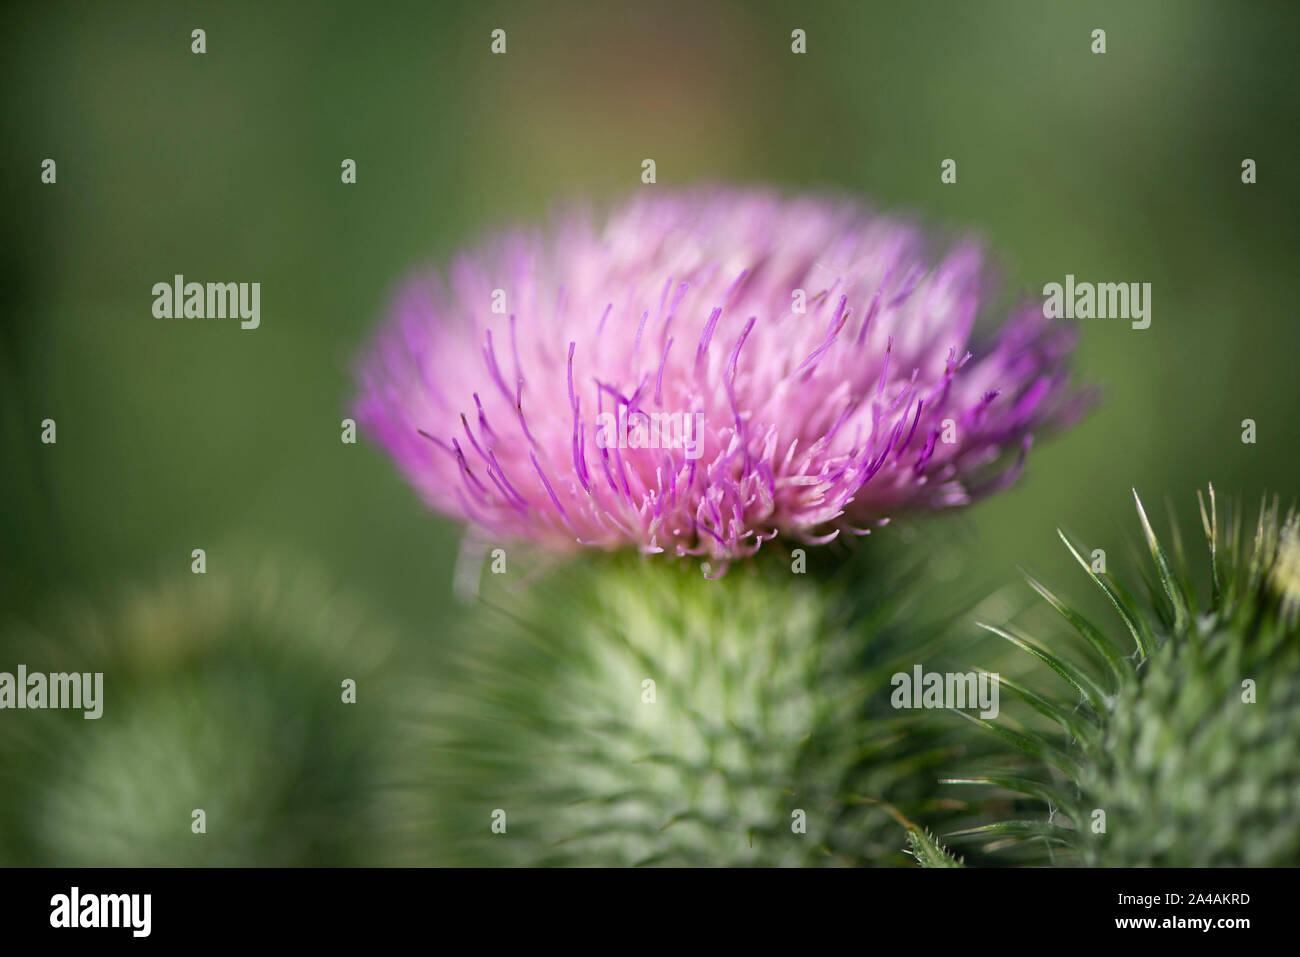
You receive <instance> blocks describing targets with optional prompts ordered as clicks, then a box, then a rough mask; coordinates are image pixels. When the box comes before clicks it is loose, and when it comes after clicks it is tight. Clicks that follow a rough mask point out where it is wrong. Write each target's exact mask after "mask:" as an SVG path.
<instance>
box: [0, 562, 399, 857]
mask: <svg viewBox="0 0 1300 957" xmlns="http://www.w3.org/2000/svg"><path fill="white" fill-rule="evenodd" d="M285 567H293V568H295V569H300V568H301V562H294V563H293V564H292V565H289V564H288V563H278V562H271V561H259V562H257V563H256V565H255V566H253V567H249V568H248V569H247V570H246V571H245V572H240V573H235V574H233V575H231V576H225V575H222V574H220V573H217V572H210V573H209V574H207V575H204V576H202V577H196V576H190V575H187V576H185V577H184V578H183V579H181V580H172V581H167V582H164V583H162V584H160V585H157V586H150V587H147V588H139V589H134V590H123V591H122V592H121V593H120V594H118V595H117V596H115V597H114V599H113V600H111V601H107V602H104V603H103V607H92V606H71V607H70V609H69V610H67V611H65V612H63V613H62V614H59V615H57V616H55V617H53V618H51V619H50V624H48V625H42V626H40V627H39V628H36V627H33V628H30V629H27V630H24V631H22V632H17V633H14V634H11V635H7V636H6V639H7V640H6V647H7V648H9V649H10V651H11V652H12V653H13V654H15V655H16V656H18V661H20V662H22V663H24V664H25V665H26V668H27V670H28V671H29V672H33V673H35V672H48V673H50V674H76V673H84V674H87V675H88V676H89V675H93V674H94V673H99V674H102V676H103V677H102V684H101V688H102V694H101V696H100V697H101V699H102V700H100V701H98V703H97V708H98V709H99V710H100V711H101V713H100V714H99V715H98V717H95V718H94V719H93V720H86V719H85V718H83V715H82V712H81V711H78V710H67V711H60V712H31V711H9V712H6V714H5V729H6V730H5V733H4V734H3V735H0V769H3V775H4V781H3V784H2V785H0V862H3V863H5V864H8V865H31V864H34V863H35V864H47V865H48V864H53V865H58V866H65V867H66V866H72V867H136V866H176V865H188V866H205V867H212V866H232V865H233V866H248V865H258V866H299V865H330V866H335V865H358V864H368V863H375V862H377V861H380V860H383V859H384V854H385V853H386V851H385V850H383V848H382V846H381V845H382V843H383V842H382V839H383V837H384V836H385V835H386V834H387V833H388V830H387V828H386V826H385V810H384V809H383V808H381V807H379V804H378V802H377V800H376V797H377V795H380V794H381V793H382V791H381V786H382V784H384V783H386V781H387V778H388V776H389V775H390V774H391V771H390V768H389V766H388V765H387V764H386V763H385V761H384V759H383V757H382V755H381V754H380V751H381V750H382V747H383V743H384V741H385V739H386V735H385V734H384V731H385V730H387V725H386V724H385V720H386V719H385V718H384V717H383V715H384V713H385V708H386V704H385V696H384V694H383V691H382V690H381V684H380V681H379V679H378V673H379V665H380V663H381V662H382V660H383V657H384V655H385V654H386V649H387V648H388V646H389V645H390V641H389V639H387V637H386V636H385V635H384V634H383V633H382V632H378V631H376V629H375V628H374V626H373V624H371V623H368V622H367V620H366V616H365V615H363V614H361V613H360V611H359V610H358V608H357V607H355V605H354V604H353V603H352V602H351V601H349V600H348V599H347V598H346V597H342V596H340V595H339V594H338V593H337V591H335V590H333V589H331V588H329V587H327V586H326V585H324V584H322V583H320V582H318V581H317V580H316V579H315V577H314V576H312V575H310V574H306V573H304V572H302V571H301V570H295V571H294V572H293V573H292V574H285V573H284V571H283V568H285ZM347 680H351V681H354V682H356V683H357V685H358V686H359V691H358V694H359V695H360V696H361V698H360V700H361V702H362V704H359V705H357V704H351V703H348V700H347V689H346V687H345V685H344V682H345V681H347ZM24 690H25V689H24ZM354 700H355V699H354Z"/></svg>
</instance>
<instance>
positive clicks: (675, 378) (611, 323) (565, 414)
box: [356, 189, 1084, 574]
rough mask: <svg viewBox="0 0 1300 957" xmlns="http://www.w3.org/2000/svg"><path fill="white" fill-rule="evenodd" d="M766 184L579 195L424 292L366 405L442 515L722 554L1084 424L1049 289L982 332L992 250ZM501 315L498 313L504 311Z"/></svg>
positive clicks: (811, 531) (803, 533)
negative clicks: (598, 204) (1049, 311)
mask: <svg viewBox="0 0 1300 957" xmlns="http://www.w3.org/2000/svg"><path fill="white" fill-rule="evenodd" d="M928 248H929V247H928V245H927V243H926V241H925V237H924V236H923V234H922V233H921V231H920V230H919V229H917V228H916V227H914V226H912V225H909V224H907V223H904V222H900V221H898V220H894V219H888V218H882V217H878V216H873V215H870V214H868V213H867V212H865V211H864V210H862V209H861V208H860V207H858V206H856V205H853V204H850V203H844V202H841V201H835V200H828V199H820V198H794V199H786V198H783V197H781V196H779V195H777V194H775V193H772V192H767V191H758V190H732V189H707V190H698V191H693V192H688V193H683V194H663V193H659V192H654V193H649V192H647V193H646V194H644V197H643V198H638V199H634V200H632V201H631V202H629V203H627V204H626V205H624V206H623V207H621V208H619V209H617V210H615V211H614V212H613V213H612V215H610V216H609V217H608V218H606V219H604V220H603V221H601V222H598V221H596V220H595V219H594V218H593V217H592V216H591V215H590V214H589V213H587V212H585V211H583V212H574V211H570V212H568V213H565V214H564V215H562V216H561V217H560V218H559V220H558V223H557V224H556V226H555V227H554V228H553V229H552V230H551V231H550V232H540V231H524V230H516V231H512V232H507V233H505V234H504V235H502V236H500V237H498V238H496V239H494V240H492V241H490V242H488V243H486V244H484V245H483V246H481V247H479V248H478V249H476V250H474V251H472V252H470V253H467V254H464V255H462V256H460V257H459V258H457V259H456V260H455V261H454V262H453V264H452V266H451V269H450V270H449V275H448V277H447V278H446V280H443V279H441V278H440V277H430V278H424V279H420V280H417V281H415V282H412V283H410V284H409V285H407V286H406V287H405V288H404V289H403V290H402V291H401V293H400V294H399V296H398V298H397V302H396V305H395V309H394V311H393V315H392V317H391V319H390V321H389V322H388V324H387V326H386V327H385V328H384V329H383V330H382V332H381V333H380V335H379V336H378V339H377V341H376V342H375V343H374V344H373V346H372V348H371V349H370V351H369V353H368V355H367V357H366V358H365V360H364V361H363V363H362V365H361V369H360V373H359V378H360V383H361V388H360V396H359V398H358V400H357V403H356V417H357V419H358V421H359V423H361V425H362V427H363V428H364V429H365V430H367V431H368V432H369V433H370V435H372V436H373V437H375V438H377V439H378V441H379V442H380V443H381V444H382V445H383V446H384V447H385V448H386V449H387V450H388V452H389V453H390V454H391V455H392V457H393V458H394V459H395V460H396V462H397V464H398V466H399V468H400V469H401V470H402V471H403V472H404V473H405V475H406V477H407V478H408V480H409V481H410V482H411V483H412V484H413V485H414V486H415V487H416V488H417V489H418V490H419V492H420V493H421V495H422V496H423V498H424V499H425V500H426V501H427V502H428V503H429V504H430V505H431V506H432V507H433V508H435V509H437V510H439V511H441V512H443V513H446V514H448V515H451V516H453V517H456V518H459V519H463V520H466V521H468V522H470V523H472V524H474V525H477V526H479V527H480V528H481V529H482V530H483V532H485V533H487V534H488V535H491V536H494V537H499V538H504V539H512V540H519V539H525V540H531V541H534V542H537V543H540V544H542V545H544V546H546V547H549V548H553V549H560V550H564V549H573V548H578V547H580V546H592V547H597V548H606V549H612V548H618V547H622V546H628V545H635V546H637V547H639V548H640V549H641V550H643V551H645V552H671V553H673V554H676V555H679V556H681V555H699V556H703V557H705V558H707V559H709V560H710V561H711V563H713V564H715V565H716V568H717V573H718V574H721V572H722V571H723V570H725V567H726V564H727V563H728V562H729V561H731V560H733V559H736V558H739V557H741V556H745V555H750V554H752V553H754V552H756V551H757V550H758V549H759V548H760V546H761V545H762V544H763V542H765V541H768V540H770V539H772V538H774V537H776V536H778V535H780V536H784V537H786V538H788V539H790V540H792V541H795V542H799V543H811V544H817V543H822V542H826V541H829V540H831V539H833V538H835V537H836V536H837V535H838V534H840V533H841V532H850V533H855V534H863V533H866V532H867V531H868V530H869V528H870V526H871V525H873V524H880V523H883V522H884V521H887V520H888V518H889V517H890V516H891V515H894V514H896V513H901V512H906V511H914V510H930V509H940V508H948V507H952V506H960V505H965V504H967V503H969V502H970V501H972V500H973V499H975V498H977V497H979V496H981V495H985V494H988V493H989V492H991V491H994V490H996V489H1000V488H1002V487H1004V486H1006V485H1008V484H1010V483H1011V482H1013V481H1014V480H1015V479H1016V477H1017V475H1018V474H1019V471H1020V468H1021V466H1022V464H1023V461H1024V457H1025V453H1026V451H1027V450H1028V448H1029V444H1030V438H1031V435H1032V434H1033V433H1034V432H1035V431H1037V430H1039V429H1042V428H1044V427H1057V426H1060V425H1062V424H1064V423H1065V422H1066V421H1068V420H1071V419H1072V418H1073V417H1075V415H1076V414H1077V413H1078V412H1079V411H1081V409H1082V406H1083V404H1084V402H1083V400H1082V399H1081V397H1079V396H1075V395H1070V394H1068V390H1067V382H1068V373H1067V371H1066V369H1065V360H1066V358H1067V356H1068V354H1069V352H1070V349H1071V346H1072V344H1073V339H1072V335H1071V333H1070V332H1069V331H1068V330H1067V329H1066V328H1065V327H1063V326H1059V325H1056V326H1054V325H1052V324H1051V323H1050V322H1049V320H1046V319H1044V317H1043V314H1042V308H1041V305H1040V304H1038V303H1034V302H1026V303H1024V304H1023V305H1021V306H1019V307H1017V308H1015V309H1014V310H1012V312H1011V314H1010V316H1009V317H1008V318H1007V319H1006V321H1005V322H1004V323H1003V325H1002V327H1001V329H1000V330H998V331H997V333H996V334H995V335H994V336H993V337H992V338H991V339H990V340H989V341H987V342H986V343H984V344H983V345H974V344H972V340H971V335H972V327H973V325H974V323H975V319H976V314H977V313H978V312H980V309H981V306H986V305H987V302H988V299H987V296H988V293H989V290H990V288H991V287H990V282H989V275H988V272H989V271H988V267H987V265H986V262H985V258H984V256H983V254H982V253H981V251H980V250H979V248H978V247H977V246H976V245H974V244H972V243H970V242H968V241H967V242H961V243H959V244H957V245H956V246H954V247H953V248H951V249H949V250H948V251H947V252H946V254H944V255H943V256H942V257H941V258H938V259H937V261H936V260H935V259H933V258H931V257H930V255H929V253H928ZM494 306H496V307H497V311H496V312H494V311H493V307H494Z"/></svg>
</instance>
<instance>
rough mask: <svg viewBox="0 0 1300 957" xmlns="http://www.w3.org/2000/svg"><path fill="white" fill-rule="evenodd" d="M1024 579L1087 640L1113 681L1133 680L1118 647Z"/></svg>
mask: <svg viewBox="0 0 1300 957" xmlns="http://www.w3.org/2000/svg"><path fill="white" fill-rule="evenodd" d="M1025 578H1026V580H1028V582H1029V587H1030V588H1032V589H1033V590H1034V591H1036V592H1038V594H1040V595H1042V596H1043V598H1045V599H1047V603H1048V604H1050V605H1051V606H1052V607H1053V608H1055V609H1056V610H1057V612H1059V613H1060V615H1061V617H1062V618H1064V619H1065V620H1066V621H1068V622H1069V623H1070V624H1071V625H1072V626H1073V627H1074V630H1075V631H1077V632H1078V633H1079V634H1081V635H1083V637H1084V638H1086V639H1087V641H1088V644H1090V645H1092V647H1093V648H1094V649H1095V650H1096V651H1097V653H1098V654H1099V655H1101V656H1102V658H1104V659H1105V660H1106V664H1108V665H1109V666H1110V670H1111V673H1112V674H1114V675H1115V679H1116V680H1117V681H1118V682H1119V683H1121V684H1124V683H1127V682H1129V681H1131V680H1132V679H1133V669H1132V668H1131V667H1130V666H1129V664H1128V662H1127V661H1126V660H1125V658H1124V654H1123V652H1121V651H1120V650H1119V647H1118V646H1117V645H1116V644H1115V643H1114V642H1113V641H1111V640H1110V639H1109V638H1107V637H1106V636H1105V635H1103V634H1102V633H1101V632H1100V631H1099V630H1098V629H1097V627H1096V626H1095V625H1093V624H1092V622H1090V621H1088V619H1086V618H1084V617H1083V615H1081V614H1079V613H1078V612H1077V611H1075V610H1074V609H1073V608H1071V607H1070V606H1069V605H1067V604H1066V603H1065V602H1063V601H1062V600H1061V599H1059V598H1057V597H1056V595H1055V594H1053V593H1052V591H1051V589H1049V588H1048V587H1047V586H1046V585H1044V584H1043V583H1042V582H1040V581H1038V580H1037V579H1036V578H1034V577H1033V576H1032V575H1028V574H1026V575H1025Z"/></svg>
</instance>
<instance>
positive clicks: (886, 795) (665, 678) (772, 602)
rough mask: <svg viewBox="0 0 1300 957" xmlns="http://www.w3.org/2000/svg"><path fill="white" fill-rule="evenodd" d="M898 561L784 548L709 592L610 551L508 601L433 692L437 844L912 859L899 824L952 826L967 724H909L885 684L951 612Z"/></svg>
mask: <svg viewBox="0 0 1300 957" xmlns="http://www.w3.org/2000/svg"><path fill="white" fill-rule="evenodd" d="M881 544H882V545H883V544H885V543H883V542H882V543H881ZM900 565H901V563H897V562H896V563H894V564H893V567H890V566H889V565H888V564H885V565H883V566H882V567H879V568H873V569H870V572H871V573H869V574H863V570H862V568H861V565H860V563H858V564H857V567H854V563H853V562H850V563H848V564H845V565H842V566H841V567H840V568H838V569H837V570H835V572H834V573H832V574H831V576H830V577H829V580H828V579H827V578H825V577H822V576H820V575H818V576H814V575H813V574H811V573H810V574H807V575H803V574H791V573H790V569H789V567H788V566H783V565H781V564H780V563H779V561H778V560H777V557H776V554H775V552H771V551H770V552H769V553H765V555H764V557H763V558H762V559H761V560H759V561H757V563H755V564H747V565H746V566H745V567H743V568H735V569H733V570H732V572H731V573H730V574H729V575H727V576H726V577H725V578H723V579H721V580H720V581H716V582H709V581H706V580H704V579H703V578H702V577H701V576H700V575H699V574H698V572H692V571H691V570H689V569H688V568H685V567H683V566H678V565H665V564H662V563H658V562H649V561H642V560H640V559H637V558H636V557H634V556H629V557H613V558H606V559H604V560H602V561H590V560H589V561H583V562H578V563H576V564H571V565H569V566H566V567H565V568H564V569H562V570H561V571H559V572H557V573H554V574H553V575H552V576H551V577H550V578H548V579H546V580H544V581H542V582H540V583H538V584H535V585H533V586H531V587H530V588H529V589H528V590H527V591H526V592H523V593H521V594H518V595H515V596H513V597H509V598H506V599H504V601H505V606H504V607H503V608H501V609H498V610H496V611H491V610H488V611H487V612H485V615H484V617H483V618H481V619H480V620H478V622H477V627H476V628H475V630H474V631H473V632H472V633H471V634H470V635H469V636H467V640H466V641H465V643H464V644H465V648H464V658H463V662H462V667H460V668H459V669H458V672H457V673H455V674H453V675H451V676H450V678H451V682H450V688H451V690H450V691H448V692H445V693H444V694H443V695H439V696H436V698H433V699H432V700H434V701H435V702H436V707H437V708H438V711H437V713H436V714H434V715H433V716H432V719H431V721H430V725H429V726H430V727H431V728H434V729H441V734H442V737H441V738H440V740H439V743H438V746H437V747H436V749H435V750H436V752H437V758H436V760H433V761H431V762H430V764H431V765H432V766H434V767H436V768H438V773H439V776H440V778H441V780H439V781H437V782H435V783H434V784H433V786H431V787H430V788H429V797H430V799H431V800H434V801H437V802H438V805H437V806H436V807H434V808H432V809H431V811H430V817H431V818H433V819H436V820H437V822H438V825H439V834H438V837H439V840H440V843H441V844H442V845H443V846H445V847H448V848H450V849H452V851H453V852H454V854H455V860H456V861H457V862H459V863H472V864H479V865H481V864H493V863H495V864H527V865H541V864H558V865H570V864H571V865H587V866H598V865H612V866H622V865H639V864H663V865H712V866H717V865H829V866H837V865H845V864H849V865H860V864H904V863H906V862H907V861H908V859H909V858H908V857H907V854H906V851H905V849H904V836H903V833H902V832H901V831H900V830H899V828H898V824H897V823H896V819H895V817H894V816H893V815H894V814H896V813H907V814H911V815H913V816H916V817H917V819H924V820H926V821H927V822H929V823H933V822H934V821H935V820H936V819H937V820H941V821H942V820H948V819H949V818H950V816H951V809H950V808H948V807H947V806H946V804H945V802H944V801H943V799H942V796H941V794H939V792H942V790H943V788H942V787H941V786H939V785H938V778H939V774H938V770H937V768H938V766H939V765H940V763H941V762H942V761H943V760H945V759H947V758H950V757H951V756H952V754H953V751H952V748H953V747H954V745H953V740H952V739H953V737H955V736H954V735H953V733H952V732H953V731H956V730H959V729H954V728H952V727H951V726H950V724H949V723H948V722H947V721H946V716H943V715H929V716H925V715H920V714H919V713H918V712H912V711H898V710H894V709H893V708H892V707H891V705H890V700H889V699H890V675H891V674H893V673H895V672H897V671H898V670H900V669H901V668H904V667H911V663H912V662H914V661H916V660H917V656H918V655H924V654H925V653H926V649H927V647H929V646H931V645H932V644H933V642H934V641H935V640H936V639H937V638H938V637H939V636H940V635H941V634H942V633H944V631H945V630H946V628H947V627H948V623H949V622H951V621H955V620H956V617H957V616H956V614H955V612H956V609H953V611H954V614H952V615H946V614H940V613H936V611H935V607H934V606H935V600H934V595H933V589H931V594H930V595H929V597H928V598H927V599H926V600H924V601H923V600H922V597H921V596H922V591H921V590H919V589H918V587H916V585H915V584H914V582H915V580H916V579H917V577H918V576H919V575H920V574H921V570H922V566H923V563H921V562H919V561H918V562H917V566H918V567H915V568H913V569H911V570H909V571H906V572H904V571H903V570H902V569H901V568H900V567H899V566H900ZM814 578H817V579H818V580H810V579H814ZM491 601H493V602H495V601H496V599H492V600H491ZM896 809H897V810H896Z"/></svg>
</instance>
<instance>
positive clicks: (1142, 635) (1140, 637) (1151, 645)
mask: <svg viewBox="0 0 1300 957" xmlns="http://www.w3.org/2000/svg"><path fill="white" fill-rule="evenodd" d="M1056 534H1057V535H1059V536H1060V537H1061V541H1063V542H1065V547H1066V548H1068V549H1069V550H1070V554H1071V555H1073V556H1074V559H1075V561H1077V562H1078V563H1079V564H1080V565H1082V566H1083V570H1084V571H1085V572H1087V573H1088V577H1089V578H1091V579H1092V580H1093V581H1094V582H1096V583H1097V587H1098V588H1100V589H1101V590H1102V591H1103V592H1105V593H1106V597H1107V598H1109V599H1110V603H1111V604H1112V605H1114V606H1115V610H1116V611H1117V612H1119V616H1120V617H1121V618H1123V619H1124V625H1125V626H1126V627H1127V628H1128V630H1129V634H1131V635H1132V636H1133V641H1134V643H1135V644H1136V645H1137V647H1138V649H1139V651H1141V653H1142V657H1143V658H1147V657H1150V655H1151V653H1152V652H1153V651H1154V650H1155V639H1154V638H1153V637H1152V636H1151V633H1150V631H1149V630H1148V629H1147V626H1146V620H1145V619H1144V618H1143V617H1142V616H1141V615H1139V614H1138V613H1137V612H1136V611H1134V609H1133V605H1132V604H1131V602H1129V601H1127V600H1126V599H1125V598H1124V597H1123V596H1122V595H1121V594H1120V593H1119V591H1118V590H1117V589H1116V588H1115V587H1113V586H1112V585H1111V583H1110V579H1109V578H1107V577H1103V576H1102V575H1100V574H1098V573H1097V572H1094V571H1093V570H1092V566H1091V565H1089V564H1088V561H1087V559H1085V558H1084V557H1083V555H1081V554H1080V553H1079V550H1078V549H1077V548H1075V547H1074V544H1073V543H1072V542H1071V541H1070V540H1069V539H1068V538H1066V537H1065V532H1063V531H1061V530H1060V529H1059V528H1058V529H1057V530H1056ZM1129 668H1132V666H1131V665H1129Z"/></svg>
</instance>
